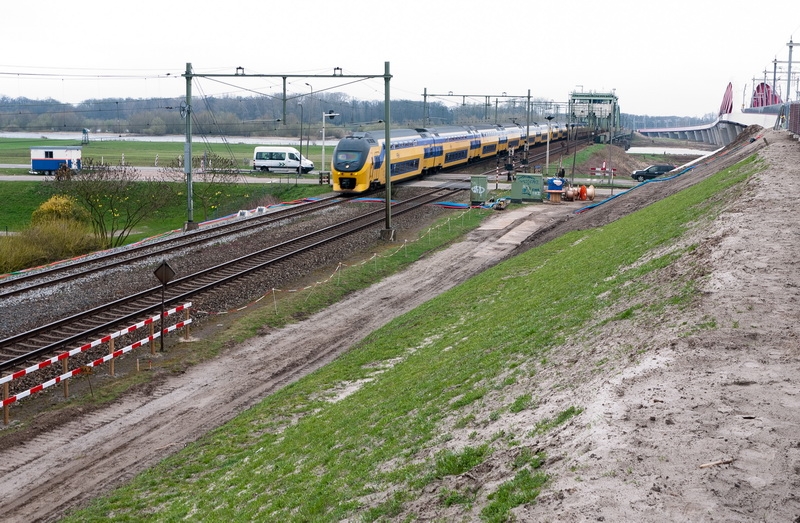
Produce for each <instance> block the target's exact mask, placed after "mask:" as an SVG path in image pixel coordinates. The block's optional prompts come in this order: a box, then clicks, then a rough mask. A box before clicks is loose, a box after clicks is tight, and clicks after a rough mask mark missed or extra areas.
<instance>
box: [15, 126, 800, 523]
mask: <svg viewBox="0 0 800 523" xmlns="http://www.w3.org/2000/svg"><path fill="white" fill-rule="evenodd" d="M754 132H757V131H755V130H754ZM757 136H758V139H757V140H755V141H754V142H752V143H750V142H748V141H747V140H746V138H747V137H742V138H743V139H742V141H741V143H740V144H738V146H737V147H735V148H732V149H731V152H730V153H728V154H726V155H724V156H723V157H721V158H720V159H718V160H716V161H715V162H714V163H712V164H710V165H708V166H707V167H704V168H698V169H696V173H695V174H693V175H692V176H684V177H681V178H679V179H677V180H675V181H672V182H667V183H658V184H648V185H646V186H644V187H641V188H639V189H636V190H634V191H631V192H630V193H628V194H626V195H625V196H624V197H620V198H616V199H615V200H613V201H612V202H609V203H607V204H604V205H602V206H600V207H598V208H597V209H595V210H592V211H589V212H586V213H583V214H580V215H571V214H570V211H571V210H573V209H574V208H575V207H576V206H574V205H572V206H571V204H567V205H562V206H556V205H538V206H533V205H531V206H525V207H524V208H522V209H520V210H515V211H511V212H508V213H498V214H497V215H496V216H495V217H493V219H492V220H491V221H490V222H488V223H487V224H486V225H484V226H483V227H481V229H480V230H477V231H475V232H474V233H472V234H471V235H470V236H469V237H468V239H467V240H466V241H463V242H461V243H459V244H456V245H454V246H452V247H451V248H449V249H447V250H445V251H443V252H440V253H437V254H436V255H434V256H431V257H430V258H428V259H424V260H421V261H420V262H418V263H417V264H416V265H415V266H414V267H413V268H412V270H410V271H407V272H405V273H403V274H399V275H397V276H395V277H392V278H389V279H387V280H386V281H384V282H381V283H380V284H377V285H375V286H373V287H372V288H370V289H368V290H367V291H364V292H360V293H358V294H357V295H354V296H352V297H350V298H349V299H347V300H345V301H344V302H342V303H340V304H337V305H335V306H334V307H333V309H334V310H330V309H328V310H326V311H325V312H324V313H321V314H318V315H316V316H315V317H312V318H310V319H309V320H306V321H303V322H301V323H298V324H295V325H292V326H289V327H287V328H285V329H281V330H277V331H273V332H271V333H270V334H269V335H266V336H263V337H259V338H256V339H253V340H251V341H249V342H247V343H245V344H242V345H240V346H236V347H232V348H231V349H230V350H229V351H227V352H226V354H225V357H224V358H219V359H218V360H215V361H210V362H207V363H203V364H201V365H198V366H195V367H192V368H189V369H188V370H186V372H184V373H183V374H180V375H173V376H162V377H160V379H158V380H156V381H154V382H153V383H151V384H149V385H148V386H147V387H144V388H143V389H141V390H137V391H135V393H132V394H126V395H125V396H123V397H122V398H120V399H119V400H118V401H116V402H114V403H112V404H109V405H107V406H104V407H102V408H100V409H97V410H94V411H92V412H90V413H85V414H81V413H80V412H76V411H74V410H73V411H70V412H69V414H68V416H67V415H63V414H62V415H60V416H59V415H58V414H53V415H49V414H47V413H44V414H42V418H41V419H40V420H39V421H38V422H36V423H34V424H32V425H31V427H30V429H28V430H26V431H17V432H15V433H13V434H8V435H3V433H2V431H0V442H2V447H1V448H0V514H2V518H3V520H4V521H12V522H31V521H55V520H57V519H58V518H59V517H60V516H61V515H62V514H64V513H65V512H66V511H67V510H68V509H70V508H73V507H76V506H80V505H82V504H84V503H86V502H87V501H88V500H90V499H92V498H93V497H95V496H97V495H100V494H103V493H104V492H107V491H108V490H110V489H112V488H114V487H115V486H118V485H120V484H122V483H123V482H125V481H126V480H128V479H130V478H131V477H132V476H134V475H135V474H137V473H138V472H141V471H142V470H144V469H145V468H147V467H149V466H151V465H153V464H155V463H156V462H158V461H159V460H161V459H162V458H164V457H165V456H167V455H168V454H170V453H173V452H175V451H177V450H179V449H180V448H182V447H183V446H184V445H185V444H186V443H188V442H190V441H193V440H195V439H197V438H198V437H200V436H201V435H203V434H204V433H205V432H207V431H209V430H211V429H213V428H215V427H217V426H219V425H220V424H222V423H224V422H225V421H226V420H228V419H230V418H232V417H233V416H235V415H236V414H238V413H240V412H241V411H243V410H244V409H246V408H248V407H250V406H251V405H253V404H255V403H256V402H258V401H259V400H260V399H261V398H263V397H264V396H265V395H268V394H270V393H271V392H272V391H274V390H276V389H277V388H279V387H281V386H284V385H285V384H287V383H290V382H291V381H293V380H296V379H298V378H299V377H301V376H302V375H304V374H306V373H308V372H310V371H312V370H314V369H316V368H318V367H320V366H322V365H325V364H326V363H328V362H330V361H331V360H332V359H334V358H335V357H336V356H337V355H339V354H341V353H342V352H344V351H346V350H347V349H348V348H349V347H350V346H351V345H352V344H353V343H354V342H356V341H357V340H359V339H361V338H362V337H364V336H365V335H367V334H368V333H369V332H371V331H372V330H374V329H376V328H378V327H380V326H382V325H383V324H384V323H386V322H387V321H389V319H391V318H392V317H394V316H397V315H399V314H402V313H404V312H406V311H408V310H411V309H412V308H414V307H416V306H417V305H419V304H421V303H423V302H424V301H426V300H428V299H430V298H432V297H433V296H435V295H437V294H439V293H441V292H443V291H445V290H447V289H449V288H451V287H453V286H455V285H457V284H459V283H461V282H463V281H464V280H466V279H467V278H469V277H470V276H472V275H474V274H476V273H478V272H480V271H482V270H485V269H486V268H488V267H490V266H492V265H494V264H496V263H498V262H499V261H501V260H502V259H504V258H506V257H508V256H511V255H513V254H514V253H515V252H519V251H520V250H524V249H526V248H530V247H531V246H534V245H537V244H539V243H542V242H544V241H547V240H548V239H550V238H552V237H556V236H558V235H559V234H562V233H563V232H565V231H566V230H570V229H573V228H585V227H595V226H600V225H602V224H604V223H608V222H610V221H612V220H614V219H616V218H617V217H619V216H622V215H624V214H627V213H629V212H632V211H634V210H636V209H638V208H641V207H643V206H645V205H647V204H648V203H650V202H652V201H656V200H658V199H660V198H663V197H664V196H666V195H668V194H670V193H673V192H676V191H677V190H680V189H682V188H683V187H685V186H687V185H689V184H691V183H694V182H695V181H696V180H698V179H700V178H702V177H703V176H705V175H708V174H710V173H713V172H717V171H719V170H720V169H722V168H724V167H725V166H727V165H731V164H733V163H735V162H736V161H739V160H741V159H743V158H745V157H747V156H749V155H750V154H752V153H754V152H756V151H759V154H760V155H761V156H762V157H763V158H764V160H765V161H766V162H767V163H768V164H769V166H770V167H769V169H768V170H767V171H766V172H764V173H762V174H760V175H758V176H756V177H755V178H754V179H753V180H752V181H751V182H750V184H749V186H748V190H747V191H746V192H745V193H744V194H743V195H742V196H741V198H740V199H739V200H738V201H737V202H736V203H735V204H734V205H733V206H731V207H730V208H727V209H725V211H724V212H723V213H721V215H720V216H719V217H718V219H717V220H716V221H715V222H714V225H713V227H710V228H704V229H703V230H701V231H698V232H697V233H696V237H693V238H689V239H687V240H686V242H687V243H696V244H697V245H698V246H699V247H698V248H697V249H696V250H695V251H694V254H693V255H692V257H690V259H684V260H682V262H681V264H682V265H681V264H679V265H681V266H679V267H676V268H675V271H676V272H678V273H693V271H696V273H697V277H698V278H700V279H699V281H700V286H701V288H702V289H703V293H702V295H700V296H697V299H696V304H695V306H693V307H692V308H691V309H690V310H684V311H682V312H681V314H684V315H685V316H686V318H685V319H686V320H687V321H689V322H691V323H697V318H709V321H711V319H713V321H714V322H715V327H714V328H708V329H704V330H699V331H697V332H693V333H692V334H691V335H685V331H684V330H682V329H681V328H680V326H681V325H682V320H683V318H681V317H675V316H673V317H669V318H661V320H662V321H658V322H653V323H651V324H649V325H639V324H636V323H635V322H613V323H612V324H609V326H608V327H607V328H606V329H605V330H603V331H602V332H596V333H594V336H593V339H594V340H595V342H594V343H593V344H592V346H591V347H587V346H585V345H579V344H576V345H575V346H565V347H564V348H563V350H561V351H559V352H558V353H557V354H553V355H552V358H553V360H554V362H553V363H554V364H553V365H551V366H549V367H548V370H546V371H543V372H542V373H539V374H537V375H536V377H535V380H536V381H535V383H529V384H527V385H528V386H532V385H535V386H536V387H538V390H537V391H536V395H537V396H539V397H541V398H542V404H541V406H540V407H539V408H538V409H537V410H536V411H534V412H529V411H523V413H520V415H519V416H518V417H514V418H513V420H512V422H513V423H515V424H523V425H525V424H529V425H530V426H531V427H532V426H533V425H534V424H535V423H536V421H537V420H539V419H541V418H542V417H543V416H547V415H553V413H557V412H560V411H562V410H563V409H564V408H566V406H570V405H579V406H582V407H583V408H584V409H585V410H584V411H583V412H582V413H581V414H580V415H579V416H577V417H575V418H573V420H572V421H571V422H570V423H567V424H565V425H564V426H562V427H560V428H559V429H557V430H555V431H553V432H551V433H549V434H547V435H546V436H543V437H541V438H540V439H539V440H537V441H535V442H533V443H532V445H533V446H536V447H537V448H538V449H541V450H543V451H545V452H546V453H547V455H548V456H549V460H548V463H547V465H546V468H547V472H548V473H549V474H551V477H552V478H553V479H552V481H551V482H550V483H549V484H548V485H547V487H546V488H545V490H544V491H543V492H542V494H541V496H540V498H539V500H538V502H537V503H536V504H533V505H530V506H525V507H520V508H518V509H516V512H515V515H516V517H517V518H518V520H520V521H637V522H639V521H652V522H656V521H748V522H750V521H800V498H799V497H798V496H799V495H798V494H797V493H798V492H800V435H799V433H798V431H797V427H798V426H800V408H799V407H800V396H798V392H800V390H799V389H798V370H800V369H798V367H800V349H798V339H797V336H798V315H800V313H798V310H797V298H798V291H797V289H798V284H800V274H798V273H797V267H796V264H797V263H798V260H800V242H798V234H800V233H798V231H799V230H800V227H798V223H797V222H798V221H800V215H798V213H797V203H796V196H794V195H797V194H800V144H798V142H797V141H793V140H792V139H791V138H790V136H789V135H788V134H785V133H775V132H764V133H763V137H762V136H761V135H760V134H758V135H757ZM764 138H766V140H767V141H765V140H764ZM767 142H768V144H767ZM354 310H362V311H365V313H364V314H362V315H361V317H363V318H365V319H367V320H369V321H364V322H363V324H361V325H359V327H360V328H359V329H358V330H354V329H353V325H351V324H347V325H343V324H341V322H338V321H337V318H338V317H339V316H340V314H337V311H348V313H349V314H352V312H353V311H354ZM673 313H674V311H673ZM628 346H634V347H637V348H641V349H643V350H641V351H635V354H636V356H635V357H633V356H631V357H628V356H627V354H628V353H625V354H626V356H624V357H623V356H620V354H621V353H623V351H622V350H621V348H623V347H628ZM602 357H606V358H608V359H612V360H613V361H614V362H615V363H616V364H615V365H614V366H608V367H604V370H603V372H597V371H596V368H597V367H596V365H595V362H596V361H597V359H598V358H602ZM565 381H569V382H570V383H573V384H577V385H574V386H572V387H569V388H565V387H563V386H561V387H554V385H557V384H563V383H564V382H565ZM523 385H524V384H523ZM543 391H549V392H547V393H545V392H543ZM486 408H488V409H490V410H491V409H493V408H494V409H496V408H499V405H495V406H492V405H487V406H486ZM526 416H527V418H526ZM503 422H508V421H505V420H504V421H503ZM500 428H501V427H497V426H492V427H487V428H486V430H487V431H490V432H497V430H499V429H500ZM450 443H451V444H452V442H450ZM495 459H496V460H498V461H497V462H494V461H492V460H495ZM501 459H502V457H501V456H492V458H490V460H489V461H488V462H486V463H484V464H483V465H481V466H480V467H479V468H480V470H475V471H470V473H469V474H468V475H465V477H462V478H458V479H457V480H456V481H461V482H474V483H475V487H476V489H477V490H480V489H481V488H483V487H489V486H495V487H496V485H497V483H498V482H500V481H504V480H505V477H504V476H503V475H502V471H503V466H502V464H501V463H500V460H501ZM715 462H725V463H718V464H714V465H710V466H706V467H703V465H706V464H709V463H715ZM412 505H413V506H411V507H410V510H413V511H414V512H415V513H416V514H417V515H418V516H419V517H420V520H430V519H439V520H444V521H452V520H459V521H461V520H472V519H477V516H475V517H474V518H473V517H472V515H477V514H478V513H479V509H480V506H476V507H475V508H474V511H473V512H472V513H470V514H463V513H462V514H459V515H458V516H456V515H455V514H446V513H445V514H443V513H441V512H437V510H440V508H439V507H440V503H439V502H438V501H437V494H436V493H435V492H430V493H426V494H425V495H423V496H421V497H420V499H419V500H417V502H415V503H413V504H412Z"/></svg>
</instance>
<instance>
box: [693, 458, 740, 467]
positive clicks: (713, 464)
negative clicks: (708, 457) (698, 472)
mask: <svg viewBox="0 0 800 523" xmlns="http://www.w3.org/2000/svg"><path fill="white" fill-rule="evenodd" d="M729 463H733V460H732V459H722V460H720V461H712V462H711V463H703V464H702V465H700V468H701V469H707V468H708V467H715V466H717V465H728V464H729Z"/></svg>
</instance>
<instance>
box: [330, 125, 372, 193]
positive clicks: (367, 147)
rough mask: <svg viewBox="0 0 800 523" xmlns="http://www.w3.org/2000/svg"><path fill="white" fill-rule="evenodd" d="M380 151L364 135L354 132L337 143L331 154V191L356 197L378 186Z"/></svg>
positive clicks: (368, 137) (366, 135) (370, 139)
mask: <svg viewBox="0 0 800 523" xmlns="http://www.w3.org/2000/svg"><path fill="white" fill-rule="evenodd" d="M382 149H383V144H382V143H378V141H377V140H375V139H374V138H373V137H371V136H369V135H368V134H367V133H358V134H357V135H353V136H348V137H346V138H343V139H341V140H339V143H338V144H337V145H336V149H334V151H333V161H332V169H331V184H332V185H333V190H334V191H335V192H341V193H353V194H357V193H362V192H365V191H368V190H369V189H370V188H371V187H373V186H375V185H379V184H382V183H383V178H382V177H381V174H380V173H381V168H382V167H383V161H382V154H381V151H382Z"/></svg>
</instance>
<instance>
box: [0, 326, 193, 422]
mask: <svg viewBox="0 0 800 523" xmlns="http://www.w3.org/2000/svg"><path fill="white" fill-rule="evenodd" d="M190 323H192V320H191V318H190V319H188V320H186V321H181V322H178V323H176V324H175V325H170V326H169V327H165V328H164V331H163V333H164V334H168V333H170V332H172V331H174V330H177V329H181V328H183V327H185V326H187V325H189V324H190ZM161 334H162V333H161V332H156V333H155V334H153V335H151V336H148V337H146V338H143V339H141V340H139V341H137V342H136V343H132V344H130V345H128V346H127V347H123V348H122V349H119V350H115V351H114V352H112V353H111V354H107V355H105V356H103V357H102V358H99V359H96V360H94V361H92V362H90V363H87V364H86V365H84V366H83V367H79V368H77V369H74V370H71V371H69V372H66V373H64V374H62V375H60V376H56V377H55V378H53V379H51V380H49V381H46V382H44V383H40V384H39V385H36V386H35V387H31V388H30V389H28V390H26V391H24V392H20V393H19V394H16V395H14V396H10V397H9V398H8V399H4V400H3V407H5V406H7V405H11V404H12V403H16V402H17V401H19V400H21V399H23V398H26V397H28V396H30V395H31V394H36V393H37V392H41V391H43V390H44V389H46V388H48V387H52V386H53V385H57V384H59V383H61V382H62V381H64V380H66V379H69V378H72V377H73V376H77V375H78V374H80V373H81V372H83V370H84V369H85V368H86V367H97V366H100V365H102V364H103V363H106V362H107V361H111V360H112V359H114V358H119V357H120V356H122V355H123V354H127V353H128V352H131V351H132V350H134V349H138V348H139V347H141V346H143V345H147V344H148V343H150V342H152V341H153V340H155V339H157V338H158V337H159V336H161Z"/></svg>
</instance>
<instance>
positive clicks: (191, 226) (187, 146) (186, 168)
mask: <svg viewBox="0 0 800 523" xmlns="http://www.w3.org/2000/svg"><path fill="white" fill-rule="evenodd" d="M185 76H186V105H185V108H184V110H183V111H181V113H182V115H181V116H183V117H184V118H186V141H185V142H184V144H183V173H184V174H185V175H186V224H185V225H184V227H183V229H184V230H185V231H194V230H196V229H197V228H198V225H197V224H196V223H195V222H194V198H193V196H192V64H191V62H187V63H186V74H185Z"/></svg>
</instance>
